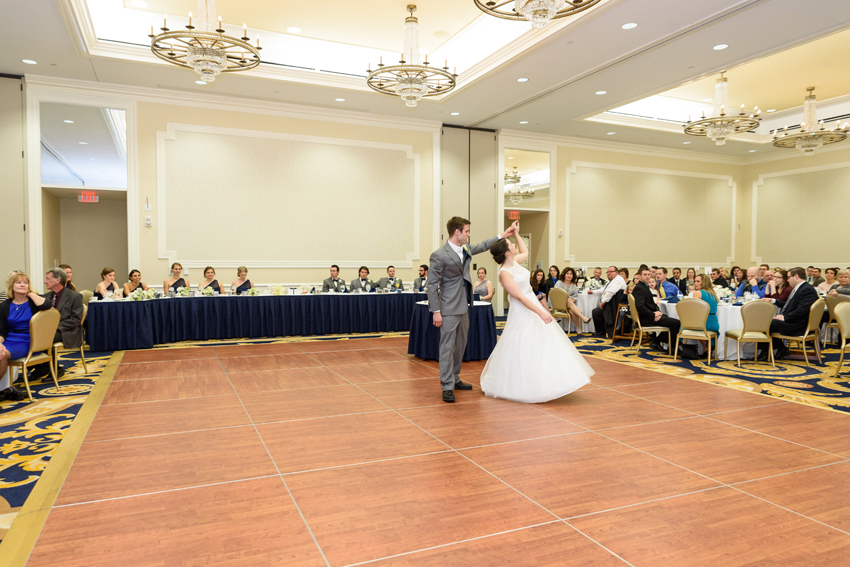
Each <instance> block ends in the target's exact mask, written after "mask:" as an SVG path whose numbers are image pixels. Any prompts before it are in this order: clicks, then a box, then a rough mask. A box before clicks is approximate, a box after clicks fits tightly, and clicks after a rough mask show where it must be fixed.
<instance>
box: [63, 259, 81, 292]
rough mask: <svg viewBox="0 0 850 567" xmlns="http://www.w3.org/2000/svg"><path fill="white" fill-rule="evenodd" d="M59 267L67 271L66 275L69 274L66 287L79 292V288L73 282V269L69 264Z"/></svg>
mask: <svg viewBox="0 0 850 567" xmlns="http://www.w3.org/2000/svg"><path fill="white" fill-rule="evenodd" d="M59 267H60V268H62V269H63V270H65V273H66V274H68V283H67V284H65V287H67V288H68V289H72V290H74V291H77V286H75V285H74V282H72V281H71V278H72V277H74V273H73V272H74V270H73V268H71V266H69V265H68V264H59Z"/></svg>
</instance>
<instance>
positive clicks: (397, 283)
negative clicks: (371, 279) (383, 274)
mask: <svg viewBox="0 0 850 567" xmlns="http://www.w3.org/2000/svg"><path fill="white" fill-rule="evenodd" d="M378 287H379V288H381V289H386V288H388V287H390V278H381V279H380V281H378ZM392 289H404V283H402V281H401V278H395V280H394V281H393V288H392Z"/></svg>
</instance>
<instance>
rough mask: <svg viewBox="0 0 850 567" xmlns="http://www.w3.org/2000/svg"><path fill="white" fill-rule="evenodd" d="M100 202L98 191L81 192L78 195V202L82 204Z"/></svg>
mask: <svg viewBox="0 0 850 567" xmlns="http://www.w3.org/2000/svg"><path fill="white" fill-rule="evenodd" d="M99 200H100V197H98V195H97V191H80V192H79V193H78V194H77V201H79V202H80V203H97V202H98V201H99Z"/></svg>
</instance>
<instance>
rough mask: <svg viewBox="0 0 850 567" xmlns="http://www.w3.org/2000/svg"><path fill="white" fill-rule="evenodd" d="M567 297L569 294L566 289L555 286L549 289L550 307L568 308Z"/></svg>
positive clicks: (561, 309) (557, 309)
mask: <svg viewBox="0 0 850 567" xmlns="http://www.w3.org/2000/svg"><path fill="white" fill-rule="evenodd" d="M569 298H570V294H569V292H568V291H566V290H563V289H560V288H557V287H556V288H552V289H550V290H549V301H550V302H552V309H553V310H554V311H567V310H568V308H569V307H568V305H567V300H569Z"/></svg>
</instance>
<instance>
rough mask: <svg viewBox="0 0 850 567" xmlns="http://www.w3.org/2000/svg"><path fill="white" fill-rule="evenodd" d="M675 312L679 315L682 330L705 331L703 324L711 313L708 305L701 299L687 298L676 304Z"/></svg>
mask: <svg viewBox="0 0 850 567" xmlns="http://www.w3.org/2000/svg"><path fill="white" fill-rule="evenodd" d="M676 311H677V312H678V313H679V321H681V323H682V329H694V330H697V331H705V324H706V322H707V321H708V314H709V312H710V311H711V307H709V305H708V303H706V302H705V301H703V300H702V299H696V298H695V297H689V298H688V299H683V300H682V301H680V302H679V303H677V304H676Z"/></svg>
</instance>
